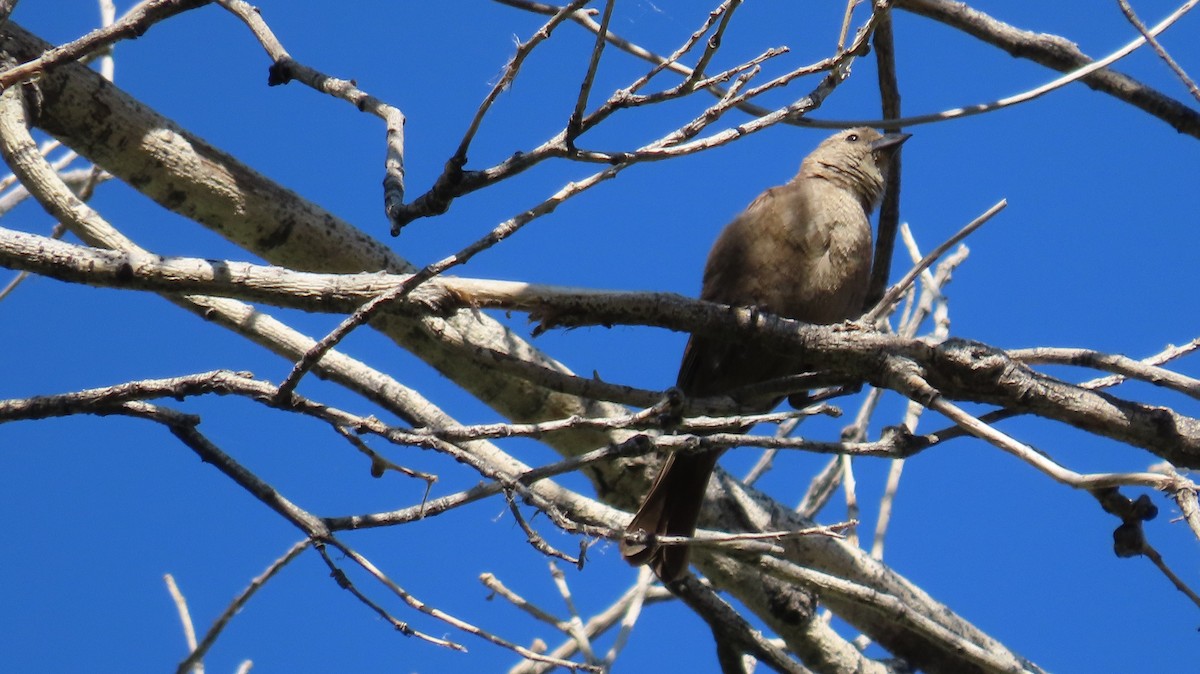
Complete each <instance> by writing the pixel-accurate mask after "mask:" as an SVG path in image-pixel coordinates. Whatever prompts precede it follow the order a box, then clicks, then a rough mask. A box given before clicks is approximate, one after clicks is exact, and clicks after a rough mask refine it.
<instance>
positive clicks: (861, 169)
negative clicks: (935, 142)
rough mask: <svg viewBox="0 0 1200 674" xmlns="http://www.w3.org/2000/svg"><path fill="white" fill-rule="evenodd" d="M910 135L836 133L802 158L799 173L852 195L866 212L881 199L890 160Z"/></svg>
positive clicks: (858, 129) (869, 130) (863, 131)
mask: <svg viewBox="0 0 1200 674" xmlns="http://www.w3.org/2000/svg"><path fill="white" fill-rule="evenodd" d="M910 135H911V134H907V133H889V134H882V133H879V132H878V131H876V130H875V129H872V128H869V127H865V126H860V127H855V128H853V129H846V130H844V131H839V132H837V133H835V134H833V135H832V136H830V137H828V138H826V139H825V140H823V141H821V144H820V145H818V146H817V149H815V150H813V151H812V153H811V154H809V155H808V156H807V157H805V158H804V162H803V163H802V164H801V165H800V173H801V175H804V176H814V177H819V178H824V179H826V180H829V181H831V182H834V183H836V184H838V185H839V186H841V187H843V188H845V189H848V190H850V191H852V192H854V193H855V194H856V195H858V197H859V199H860V200H861V201H862V203H863V209H864V210H866V211H868V212H869V211H870V210H871V209H873V208H874V207H875V204H877V203H878V202H879V199H880V197H882V196H883V188H884V185H885V184H886V183H887V173H888V167H889V166H890V165H891V163H892V156H893V155H894V154H895V153H896V151H897V150H899V149H900V145H901V144H903V143H904V141H906V140H908V138H909V136H910Z"/></svg>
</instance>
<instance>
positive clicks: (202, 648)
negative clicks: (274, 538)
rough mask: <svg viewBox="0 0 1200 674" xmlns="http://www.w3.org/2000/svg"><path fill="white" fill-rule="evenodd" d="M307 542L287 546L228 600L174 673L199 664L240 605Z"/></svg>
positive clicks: (177, 673) (176, 673)
mask: <svg viewBox="0 0 1200 674" xmlns="http://www.w3.org/2000/svg"><path fill="white" fill-rule="evenodd" d="M309 544H310V541H309V539H307V538H303V539H301V540H299V541H297V542H296V543H294V544H293V545H292V547H290V548H288V550H287V552H285V553H283V555H281V556H280V557H279V558H278V559H276V560H275V561H273V562H271V564H270V566H268V567H267V568H266V570H265V571H263V572H262V573H261V574H259V575H258V576H256V577H255V578H253V579H252V580H251V581H250V584H249V585H248V586H246V589H244V590H242V591H241V592H240V593H239V594H238V596H236V597H234V598H233V601H231V602H229V606H226V607H225V610H224V611H222V612H221V615H220V616H219V617H218V618H217V619H216V620H214V621H213V624H212V626H211V627H209V628H208V631H207V632H205V634H204V638H203V639H201V640H200V643H199V644H195V643H191V642H189V647H190V648H191V651H192V652H191V653H189V654H188V656H187V657H186V658H185V659H184V660H183V662H180V663H179V666H178V667H176V668H175V674H186V672H187V671H188V669H190V668H192V667H193V666H200V663H201V661H202V660H203V659H204V655H205V654H206V653H208V651H209V649H210V648H212V646H213V644H215V643H216V642H217V637H219V636H220V635H221V632H222V631H224V629H225V626H226V625H228V624H229V621H230V620H233V617H234V616H235V615H237V614H238V612H240V611H241V610H242V607H244V606H245V605H246V604H247V603H248V602H249V601H250V598H251V597H253V596H254V594H255V593H256V592H258V590H259V589H260V588H262V587H263V586H264V585H266V584H267V581H268V580H270V579H271V578H273V577H275V574H277V573H279V572H280V571H281V570H282V569H283V567H285V566H287V565H288V563H289V562H291V561H292V560H293V559H295V558H296V557H297V556H298V555H299V554H300V553H301V552H303V551H304V550H306V549H308V546H309Z"/></svg>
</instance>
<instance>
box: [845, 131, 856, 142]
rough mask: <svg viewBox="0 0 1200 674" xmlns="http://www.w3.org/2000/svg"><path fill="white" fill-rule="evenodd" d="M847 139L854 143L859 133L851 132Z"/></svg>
mask: <svg viewBox="0 0 1200 674" xmlns="http://www.w3.org/2000/svg"><path fill="white" fill-rule="evenodd" d="M846 140H848V141H850V142H851V143H853V142H854V141H856V140H858V134H857V133H852V134H850V135H849V136H846Z"/></svg>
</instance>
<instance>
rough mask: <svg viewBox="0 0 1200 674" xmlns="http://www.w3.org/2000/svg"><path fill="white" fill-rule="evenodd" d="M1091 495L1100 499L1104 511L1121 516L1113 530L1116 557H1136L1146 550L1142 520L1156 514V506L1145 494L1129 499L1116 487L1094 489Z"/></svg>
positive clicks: (1152, 517) (1147, 519) (1144, 520)
mask: <svg viewBox="0 0 1200 674" xmlns="http://www.w3.org/2000/svg"><path fill="white" fill-rule="evenodd" d="M1092 495H1093V496H1095V497H1096V499H1097V500H1098V501H1100V507H1102V508H1104V512H1107V513H1110V514H1112V515H1116V516H1117V517H1119V518H1121V524H1120V526H1118V527H1117V528H1116V530H1115V531H1113V552H1114V553H1115V554H1116V555H1117V556H1118V557H1136V556H1138V555H1141V554H1144V553H1145V550H1146V534H1145V533H1144V532H1143V531H1142V522H1149V521H1150V520H1152V519H1154V518H1155V517H1157V516H1158V506H1156V505H1154V503H1153V502H1151V500H1150V497H1149V496H1147V495H1146V494H1142V495H1141V496H1138V497H1137V499H1136V500H1133V501H1131V500H1129V499H1128V498H1126V497H1125V496H1124V495H1123V494H1121V492H1120V491H1119V490H1118V489H1117V488H1116V487H1110V488H1107V489H1096V490H1094V491H1093V492H1092Z"/></svg>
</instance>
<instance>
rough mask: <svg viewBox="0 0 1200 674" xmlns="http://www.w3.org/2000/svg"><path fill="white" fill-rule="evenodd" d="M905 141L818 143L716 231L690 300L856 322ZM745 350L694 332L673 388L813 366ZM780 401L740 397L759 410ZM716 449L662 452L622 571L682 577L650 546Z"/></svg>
mask: <svg viewBox="0 0 1200 674" xmlns="http://www.w3.org/2000/svg"><path fill="white" fill-rule="evenodd" d="M908 137H909V134H888V135H883V134H880V133H879V132H878V131H875V130H874V129H869V128H865V127H862V128H855V129H848V130H845V131H839V132H838V133H836V134H834V135H832V136H830V137H829V138H826V139H825V140H824V141H822V142H821V144H820V145H818V146H817V148H816V149H815V150H813V152H812V154H810V155H808V156H807V157H805V158H804V161H803V162H801V164H800V172H799V173H797V174H796V177H795V178H792V180H791V181H790V182H788V183H787V184H785V185H781V186H779V187H772V188H771V189H769V190H767V191H766V192H763V193H762V194H761V195H759V196H758V198H757V199H755V200H754V201H753V202H751V203H750V206H749V207H748V208H746V210H745V211H743V212H742V213H741V214H740V215H738V216H737V217H736V218H735V219H734V220H733V222H731V223H729V225H727V226H726V227H725V230H724V231H722V232H721V235H720V236H719V237H718V238H717V241H716V243H715V244H713V247H712V250H711V251H710V252H709V254H708V262H707V264H706V265H705V267H704V282H703V288H702V290H701V292H700V298H701V299H704V300H708V301H710V302H720V303H722V304H729V305H733V306H753V307H756V308H757V309H759V310H762V311H766V312H769V313H773V314H777V315H780V316H785V317H787V318H794V319H797V320H800V321H804V322H806V323H819V324H832V323H838V322H841V321H844V320H848V319H852V318H857V317H858V316H860V315H861V314H862V313H863V302H864V300H865V297H866V293H867V284H868V279H869V277H870V271H871V252H872V251H871V222H870V213H871V211H872V210H874V208H875V206H876V204H877V203H878V202H879V199H880V197H882V195H883V190H884V185H885V184H886V182H887V173H888V167H889V165H890V164H891V161H892V156H893V155H894V154H895V153H896V151H897V150H898V149H899V148H900V145H901V144H902V143H903V142H904V141H905V140H907V139H908ZM819 365H820V364H819V363H805V362H804V361H803V360H801V359H799V358H797V357H796V356H793V355H789V354H787V353H778V352H772V351H767V350H765V349H761V348H758V347H756V346H755V345H754V344H753V342H745V341H738V342H730V341H726V340H721V339H714V338H711V337H705V336H703V335H693V336H692V338H691V339H690V340H689V341H688V344H687V348H686V349H684V352H683V362H682V364H681V365H680V367H679V378H678V380H677V383H676V386H678V387H679V389H680V390H681V391H683V393H684V395H686V396H688V397H691V398H703V397H707V396H716V395H729V394H734V396H735V399H736V391H737V389H740V388H742V387H745V386H749V385H751V384H757V383H760V382H764V381H768V380H771V379H775V378H778V377H783V376H787V375H790V374H797V373H799V372H803V371H805V370H807V369H813V368H814V367H819ZM780 400H781V399H780V398H773V399H766V400H763V399H759V400H739V401H738V402H739V403H741V404H743V405H744V406H745V407H747V408H749V409H752V410H757V411H764V412H765V411H768V410H770V409H771V408H773V407H775V406H776V405H778V404H779V401H780ZM722 451H724V450H719V449H718V450H711V451H707V452H699V453H697V452H692V453H687V454H679V453H673V454H671V455H670V456H668V457H667V460H666V462H665V463H664V464H663V467H662V469H661V471H660V472H659V474H658V477H657V478H656V479H655V480H654V484H653V485H652V486H651V487H650V491H649V493H647V494H646V498H645V500H644V501H643V502H642V507H641V508H639V509H638V512H637V514H636V515H634V517H633V521H632V522H630V524H629V526H628V527H627V528H626V533H627V534H636V533H637V532H639V531H640V532H644V533H645V534H649V535H650V536H649V537H648V538H647V539H646V540H645V541H644V542H640V543H630V542H627V541H626V542H623V543H622V545H621V554H622V555H623V556H624V557H625V559H626V561H628V562H629V563H631V564H650V565H651V567H652V568H653V569H654V572H655V573H656V574H657V575H658V577H659V578H660V579H662V580H663V582H670V581H672V580H675V579H677V578H678V577H679V576H681V575H682V574H683V573H684V572H685V571H686V570H687V564H688V551H687V547H686V546H680V545H672V546H661V545H658V544H657V543H656V542H655V540H654V536H691V535H692V534H693V533H695V530H696V520H697V519H698V518H699V516H700V507H701V505H702V504H703V502H704V492H705V491H706V489H707V486H708V479H709V477H710V476H711V474H712V471H713V467H714V466H715V465H716V463H717V458H718V457H719V456H720V455H721V452H722Z"/></svg>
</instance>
